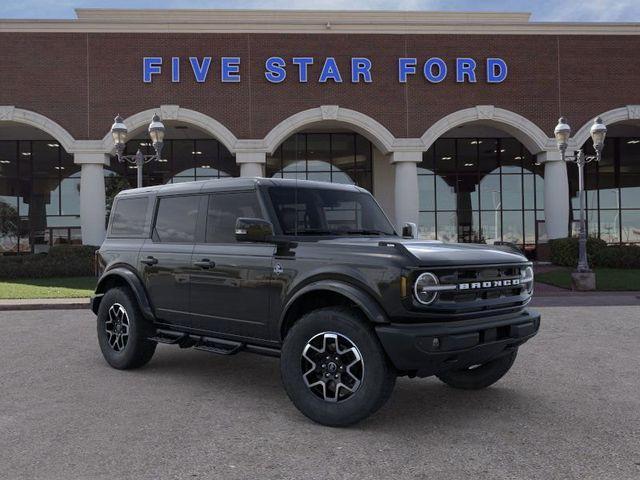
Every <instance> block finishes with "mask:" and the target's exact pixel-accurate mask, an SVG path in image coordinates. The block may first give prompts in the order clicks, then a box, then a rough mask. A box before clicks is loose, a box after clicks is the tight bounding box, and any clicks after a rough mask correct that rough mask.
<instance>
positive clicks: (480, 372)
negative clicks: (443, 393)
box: [436, 349, 518, 390]
mask: <svg viewBox="0 0 640 480" xmlns="http://www.w3.org/2000/svg"><path fill="white" fill-rule="evenodd" d="M517 355H518V350H517V349H516V350H514V351H513V352H511V353H509V354H507V355H503V356H501V357H498V358H496V359H494V360H490V361H489V362H487V363H484V364H482V365H480V366H477V367H475V368H470V369H469V368H467V369H464V370H449V371H447V372H443V373H439V374H438V375H436V376H437V377H438V378H439V379H440V380H442V381H443V382H444V383H446V384H447V385H449V386H450V387H453V388H459V389H462V390H480V389H482V388H487V387H488V386H490V385H493V384H494V383H496V382H497V381H498V380H500V379H501V378H502V377H504V376H505V375H506V373H507V372H508V371H509V369H510V368H511V366H512V365H513V362H515V360H516V356H517Z"/></svg>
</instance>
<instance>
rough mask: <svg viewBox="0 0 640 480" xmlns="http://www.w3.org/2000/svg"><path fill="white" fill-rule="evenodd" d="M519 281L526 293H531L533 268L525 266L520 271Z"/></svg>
mask: <svg viewBox="0 0 640 480" xmlns="http://www.w3.org/2000/svg"><path fill="white" fill-rule="evenodd" d="M520 283H521V284H522V285H523V286H524V288H525V289H526V290H527V293H528V294H529V295H531V294H532V293H533V268H532V267H525V268H523V269H522V270H521V271H520Z"/></svg>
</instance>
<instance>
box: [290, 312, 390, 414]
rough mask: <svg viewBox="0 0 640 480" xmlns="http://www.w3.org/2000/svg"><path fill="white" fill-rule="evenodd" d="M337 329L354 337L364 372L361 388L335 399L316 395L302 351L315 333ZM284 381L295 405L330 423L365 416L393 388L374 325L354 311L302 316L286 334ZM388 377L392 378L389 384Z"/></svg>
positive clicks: (313, 313)
mask: <svg viewBox="0 0 640 480" xmlns="http://www.w3.org/2000/svg"><path fill="white" fill-rule="evenodd" d="M322 332H335V333H339V334H341V335H344V336H345V337H347V338H348V339H349V340H351V341H352V342H353V343H354V345H355V346H356V347H357V348H358V350H359V351H360V354H361V356H362V360H363V365H364V368H363V371H364V375H363V378H362V383H361V384H360V386H359V388H358V389H357V390H356V392H355V393H353V394H352V395H351V396H350V397H349V398H347V399H345V400H342V401H339V402H336V403H333V402H327V401H325V400H322V399H320V398H319V397H317V396H316V395H315V394H314V393H313V392H311V390H310V389H309V388H308V387H307V385H306V383H305V382H304V378H303V376H302V368H301V359H302V352H303V350H304V348H305V346H306V345H307V343H308V341H309V340H311V338H313V337H314V336H315V335H317V334H319V333H322ZM280 366H281V367H280V368H281V375H282V381H283V384H284V388H285V390H286V391H287V394H288V395H289V397H290V398H291V400H292V402H293V403H294V404H295V406H296V407H297V408H298V409H299V410H300V411H302V413H304V414H305V415H306V416H307V417H309V418H311V419H312V420H314V421H316V422H318V423H321V424H324V425H330V426H346V425H349V424H352V423H356V422H357V421H359V420H362V419H363V418H364V417H366V416H368V415H370V414H371V413H373V412H374V411H375V410H377V409H378V408H380V406H382V404H383V403H384V401H386V399H387V397H388V394H389V393H390V392H386V389H388V388H393V383H394V382H395V372H392V371H391V367H390V364H389V362H388V360H387V358H386V354H385V353H384V351H383V349H382V346H381V345H380V342H379V341H378V339H377V337H376V335H375V333H374V332H373V329H372V328H371V327H370V326H368V325H367V324H366V323H365V321H363V320H362V319H361V318H359V317H358V316H357V315H355V314H354V312H349V311H345V310H342V309H333V308H328V309H321V310H316V311H314V312H311V313H309V314H307V315H305V316H304V317H303V318H301V319H300V320H299V321H298V322H297V323H296V324H295V325H294V326H293V327H292V328H291V330H290V331H289V333H288V334H287V337H286V338H285V341H284V344H283V348H282V356H281V361H280ZM389 377H392V378H393V381H392V382H391V386H390V387H389V383H390V380H389Z"/></svg>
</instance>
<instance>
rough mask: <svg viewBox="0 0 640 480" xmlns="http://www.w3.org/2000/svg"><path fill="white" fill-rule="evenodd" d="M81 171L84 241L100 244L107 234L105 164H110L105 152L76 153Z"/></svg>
mask: <svg viewBox="0 0 640 480" xmlns="http://www.w3.org/2000/svg"><path fill="white" fill-rule="evenodd" d="M74 162H75V163H76V164H80V165H81V171H80V225H81V228H82V243H83V244H84V245H95V246H99V245H100V244H102V241H103V240H104V236H105V221H106V206H105V190H104V171H103V166H104V165H108V164H109V156H108V155H105V154H104V153H76V154H75V155H74Z"/></svg>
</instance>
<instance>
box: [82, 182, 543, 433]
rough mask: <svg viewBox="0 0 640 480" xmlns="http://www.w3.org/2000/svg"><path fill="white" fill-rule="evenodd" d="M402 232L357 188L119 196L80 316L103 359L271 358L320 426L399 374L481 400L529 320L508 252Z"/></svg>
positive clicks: (526, 280) (210, 189) (196, 185)
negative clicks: (183, 355) (88, 321)
mask: <svg viewBox="0 0 640 480" xmlns="http://www.w3.org/2000/svg"><path fill="white" fill-rule="evenodd" d="M414 236H415V231H414V227H413V226H412V225H410V224H408V225H407V226H406V227H405V228H404V229H403V232H402V235H398V233H396V231H395V230H394V227H393V226H392V224H391V222H390V221H389V220H388V218H387V217H386V215H385V214H384V212H383V211H382V209H381V208H380V207H379V205H378V204H377V203H376V201H375V199H374V198H373V196H372V195H371V194H369V193H368V192H367V191H366V190H364V189H362V188H358V187H356V186H353V185H338V184H329V183H318V182H308V181H297V180H286V179H266V178H229V179H216V180H207V181H199V182H189V183H180V184H171V185H163V186H155V187H147V188H140V189H133V190H126V191H124V192H121V193H120V194H118V195H117V197H116V199H115V201H114V206H113V209H112V214H111V218H110V221H109V227H108V232H107V238H106V240H105V241H104V243H103V244H102V246H101V247H100V249H99V250H98V252H97V260H98V266H99V270H100V272H101V273H100V278H99V281H98V285H97V288H96V292H95V295H94V297H93V298H92V310H93V312H94V313H95V314H97V333H98V341H99V345H100V349H101V350H102V354H103V355H104V358H105V359H106V361H107V362H108V363H109V365H111V366H112V367H114V368H117V369H130V368H136V367H140V366H142V365H144V364H146V363H147V362H149V360H151V357H152V356H153V354H154V351H155V349H156V345H157V344H158V343H165V344H175V345H178V346H180V347H182V348H187V347H193V348H197V349H200V350H205V351H208V352H213V353H217V354H222V355H231V354H235V353H237V352H240V351H248V352H254V353H259V354H264V355H272V356H276V357H280V370H281V376H282V381H283V384H284V388H285V390H286V392H287V394H288V395H289V397H290V399H291V400H292V402H293V403H294V405H295V406H296V407H297V408H298V409H299V410H300V411H301V412H302V413H303V414H304V415H306V416H307V417H309V418H311V419H312V420H314V421H316V422H319V423H321V424H324V425H331V426H345V425H349V424H352V423H355V422H357V421H359V420H362V419H364V418H365V417H367V416H369V415H371V414H372V413H374V412H375V411H376V410H378V409H379V408H380V407H381V406H382V405H383V404H384V403H385V401H386V400H387V399H388V398H389V396H390V395H391V392H392V390H393V387H394V384H395V381H396V377H397V376H399V375H405V376H409V377H427V376H431V375H435V376H436V377H437V378H439V379H440V380H442V381H443V382H444V383H446V384H447V385H449V386H451V387H454V388H461V389H470V390H473V389H481V388H485V387H488V386H489V385H492V384H493V383H495V382H496V381H498V380H499V379H500V378H502V377H503V376H504V375H505V374H506V373H507V371H508V370H509V369H510V368H511V366H512V365H513V362H514V360H515V359H516V355H517V353H518V348H519V347H520V346H521V345H522V344H523V343H525V342H526V341H527V340H529V339H530V338H531V337H533V336H534V335H535V334H536V333H537V332H538V328H539V324H540V316H539V315H538V314H537V313H536V312H534V311H532V310H527V309H526V306H527V304H528V303H529V301H530V300H531V295H532V292H533V269H532V266H531V264H530V263H529V262H528V261H527V259H526V258H525V257H524V256H522V255H520V254H519V253H517V252H513V251H505V250H501V249H498V248H495V247H489V246H486V245H471V244H465V245H461V244H444V243H440V242H437V241H419V240H415V239H414V238H413V237H414Z"/></svg>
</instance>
